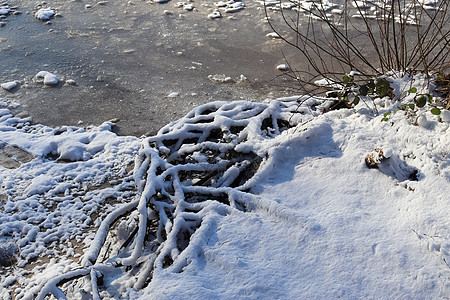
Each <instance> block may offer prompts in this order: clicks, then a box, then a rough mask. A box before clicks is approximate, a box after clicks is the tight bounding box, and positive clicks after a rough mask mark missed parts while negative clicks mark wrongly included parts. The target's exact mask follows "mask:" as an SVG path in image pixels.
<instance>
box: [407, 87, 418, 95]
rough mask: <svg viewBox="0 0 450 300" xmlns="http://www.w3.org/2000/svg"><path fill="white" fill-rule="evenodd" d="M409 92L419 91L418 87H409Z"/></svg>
mask: <svg viewBox="0 0 450 300" xmlns="http://www.w3.org/2000/svg"><path fill="white" fill-rule="evenodd" d="M408 92H409V93H410V94H415V93H417V88H416V87H412V88H410V89H409V91H408Z"/></svg>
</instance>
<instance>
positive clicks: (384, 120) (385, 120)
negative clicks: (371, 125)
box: [381, 117, 389, 122]
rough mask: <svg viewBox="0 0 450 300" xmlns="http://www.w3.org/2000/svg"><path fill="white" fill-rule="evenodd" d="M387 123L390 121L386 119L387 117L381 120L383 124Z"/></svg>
mask: <svg viewBox="0 0 450 300" xmlns="http://www.w3.org/2000/svg"><path fill="white" fill-rule="evenodd" d="M387 121H389V119H388V118H386V117H384V118H383V119H381V122H387Z"/></svg>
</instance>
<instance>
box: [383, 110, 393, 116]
mask: <svg viewBox="0 0 450 300" xmlns="http://www.w3.org/2000/svg"><path fill="white" fill-rule="evenodd" d="M390 114H391V112H390V111H388V112H385V113H384V114H383V116H384V117H387V116H389V115H390Z"/></svg>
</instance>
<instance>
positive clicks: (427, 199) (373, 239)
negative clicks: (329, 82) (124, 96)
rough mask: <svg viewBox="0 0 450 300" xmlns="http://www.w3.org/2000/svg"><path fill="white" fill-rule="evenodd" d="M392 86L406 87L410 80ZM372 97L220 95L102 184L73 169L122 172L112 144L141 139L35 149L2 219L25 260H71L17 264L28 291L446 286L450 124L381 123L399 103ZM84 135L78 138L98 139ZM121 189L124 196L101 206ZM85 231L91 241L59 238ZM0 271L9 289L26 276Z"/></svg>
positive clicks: (355, 294) (88, 293)
mask: <svg viewBox="0 0 450 300" xmlns="http://www.w3.org/2000/svg"><path fill="white" fill-rule="evenodd" d="M422 83H424V82H422ZM419 84H421V81H420V80H416V81H414V85H415V86H417V87H419ZM424 84H425V83H424ZM392 85H393V87H394V91H395V92H396V93H397V94H398V95H402V94H403V93H402V91H404V90H405V88H406V90H408V89H410V86H411V81H409V80H406V79H405V80H403V79H397V80H396V81H395V82H393V84H392ZM404 97H405V98H404V99H403V100H404V101H408V99H409V98H408V97H414V96H413V95H412V96H411V95H407V96H404ZM374 103H378V105H379V107H378V109H379V113H380V114H379V115H378V114H376V113H374V109H373V107H371V106H370V105H369V104H371V103H369V102H364V101H361V103H359V104H358V105H357V106H356V107H355V108H354V109H342V110H333V111H330V112H328V113H326V114H323V111H326V110H327V108H329V107H330V106H331V105H332V102H331V103H330V100H327V99H321V98H317V97H307V96H302V97H289V98H283V99H278V100H267V101H265V102H264V103H254V102H246V101H236V102H213V103H208V104H205V105H202V106H199V107H197V108H195V109H193V110H192V111H191V112H189V113H188V114H187V115H186V116H185V117H184V118H181V119H180V120H178V121H176V122H172V123H170V124H168V125H167V126H165V127H163V128H162V129H161V130H160V131H159V132H158V134H157V135H155V136H153V137H149V138H146V139H144V140H142V141H139V143H140V148H139V150H138V152H137V154H136V155H135V163H134V172H133V177H129V176H128V177H124V178H123V179H121V181H120V184H119V183H116V184H114V185H113V186H112V187H109V188H100V189H98V190H95V191H94V190H92V189H88V188H86V189H85V190H84V191H83V190H82V189H81V187H78V188H74V186H75V182H77V180H75V179H74V180H66V179H63V178H66V176H67V177H69V178H70V176H73V174H77V172H79V170H83V172H84V173H96V175H95V176H94V177H93V178H85V177H82V178H81V179H80V181H78V182H80V183H81V184H83V183H90V182H95V181H96V180H99V179H100V178H103V179H102V180H100V182H105V181H104V180H105V179H104V178H106V177H107V176H113V177H114V176H118V175H115V174H117V173H115V172H113V171H111V170H115V169H114V168H112V169H111V168H98V166H99V165H97V162H98V163H100V162H103V163H105V160H106V161H108V162H109V163H113V162H114V163H115V164H118V165H119V166H121V167H122V168H123V164H122V163H118V161H117V159H118V158H119V157H121V156H120V155H118V152H115V151H118V149H122V150H123V149H126V148H127V147H124V146H125V145H128V146H131V145H133V146H134V147H136V144H137V143H136V140H133V141H129V142H130V144H127V143H126V141H124V140H122V139H120V138H119V137H116V138H115V139H112V142H111V143H112V144H107V145H104V146H103V147H101V149H102V150H101V151H100V152H98V153H96V154H93V157H92V158H90V159H88V160H86V161H83V160H82V161H76V162H68V163H67V164H58V163H57V161H55V160H49V161H47V160H45V161H42V162H40V163H39V164H37V163H36V161H37V160H39V158H36V159H34V160H33V161H32V162H29V163H26V164H23V165H22V166H21V167H20V168H19V169H21V172H20V173H14V172H15V170H8V171H7V172H6V173H4V174H7V175H8V176H10V177H5V178H7V179H8V180H3V181H2V182H6V188H7V189H8V191H11V192H9V194H8V195H7V196H8V199H7V202H6V205H5V210H4V212H3V211H2V213H3V215H0V217H1V218H3V219H0V221H1V222H0V224H1V225H0V230H4V232H6V230H10V231H11V233H10V236H12V237H13V239H14V241H15V242H16V244H17V245H18V247H19V248H20V257H19V261H18V264H19V265H20V264H25V263H26V262H27V261H26V259H29V260H31V259H32V258H33V257H34V256H33V254H34V255H36V253H46V254H47V255H55V256H56V257H58V259H57V260H56V259H55V260H51V261H49V262H47V263H44V264H43V267H40V266H39V267H36V268H35V269H34V273H33V276H32V277H31V279H26V278H25V277H24V275H14V276H17V278H18V279H20V281H21V282H23V284H22V287H23V289H19V292H17V297H16V298H17V299H22V298H37V299H44V298H45V297H47V296H49V295H50V296H51V295H53V296H54V297H57V298H64V297H67V298H82V297H86V298H94V299H99V298H129V299H190V298H194V299H214V298H217V297H219V296H220V297H221V298H223V299H235V298H242V297H247V298H251V299H259V298H274V299H276V298H277V299H280V298H281V299H312V298H317V296H318V295H320V297H321V298H324V299H333V298H337V297H340V298H346V299H360V298H381V299H390V298H395V299H401V298H419V299H422V298H433V299H437V298H445V297H446V296H447V295H448V294H449V293H450V288H449V287H450V285H449V281H448V278H450V268H449V265H448V263H447V262H448V261H449V259H450V242H449V241H450V234H449V232H450V223H449V222H448V211H449V210H450V203H449V202H448V194H449V193H450V184H449V183H450V163H449V162H450V156H449V153H450V134H449V133H450V126H449V124H448V123H446V122H443V121H442V119H441V117H439V116H434V115H432V113H431V112H429V111H427V110H426V109H422V110H418V111H416V112H415V113H416V114H417V116H426V118H427V122H428V124H427V126H426V127H423V126H415V125H414V123H413V122H411V119H410V117H411V116H410V115H408V113H402V112H397V113H392V114H391V116H390V119H389V121H388V122H381V119H382V118H383V113H385V112H386V111H388V112H389V111H394V110H395V105H389V103H391V102H389V101H387V100H386V99H384V100H382V99H375V101H374ZM0 115H3V117H2V119H0V120H4V121H5V122H11V119H12V116H11V115H10V114H8V112H7V111H3V110H0ZM2 124H3V123H2ZM4 126H5V130H3V132H8V131H7V130H6V129H7V128H9V130H10V131H12V132H15V133H16V134H17V132H20V130H19V129H17V128H16V129H13V128H10V127H11V125H8V124H5V125H4ZM8 126H9V127H8ZM103 126H104V125H103ZM16 127H17V126H16ZM23 127H25V128H27V125H24V124H23ZM101 127H102V126H101ZM45 130H47V131H48V132H50V133H49V134H48V135H46V136H45V139H46V140H47V139H49V138H50V139H49V142H51V137H52V130H49V129H48V128H45ZM95 130H99V129H95ZM95 130H94V129H92V130H89V131H88V130H87V131H86V132H87V133H88V134H93V133H94V132H96V131H95ZM66 131H67V130H66ZM99 131H100V132H103V131H102V130H99ZM63 134H64V132H63V133H60V134H57V135H56V136H58V135H63ZM83 134H84V133H83V132H80V131H78V130H75V129H73V130H71V131H70V133H69V131H67V138H71V139H72V138H73V139H74V140H75V141H78V142H80V143H86V141H85V140H84V139H82V138H81V137H82V136H83ZM53 136H54V134H53ZM23 140H24V142H22V143H20V145H22V147H25V146H26V145H28V144H29V142H27V141H29V140H32V139H31V137H30V136H28V138H26V139H23ZM44 144H45V143H44ZM20 145H18V146H20ZM32 148H35V147H30V148H27V149H32ZM131 148H132V147H131ZM131 148H128V149H131ZM41 149H48V148H46V147H41ZM114 149H115V150H114ZM134 149H135V150H136V149H137V147H136V148H134ZM131 152H132V151H131ZM42 153H48V150H46V151H43V152H42ZM129 157H130V156H129V155H126V158H127V159H128V158H129ZM366 157H370V158H371V159H372V160H373V162H374V165H373V166H372V167H371V168H368V166H367V164H366V163H367V162H366V161H365V158H366ZM47 159H48V158H47ZM127 159H126V161H127ZM33 162H35V164H32V163H33ZM94 162H96V163H94ZM62 168H65V169H64V171H62V170H63V169H62ZM72 168H73V169H72ZM32 172H33V173H32ZM122 172H123V170H122ZM52 174H54V176H51V175H52ZM119 174H122V175H121V176H125V174H123V173H120V172H119ZM2 176H5V175H3V174H2ZM107 178H111V177H107ZM2 179H3V178H2ZM18 179H20V180H18ZM22 181H23V185H22V184H17V183H15V182H22ZM112 181H114V180H112ZM130 185H135V186H136V187H135V188H133V189H132V190H130V189H131V188H130ZM19 190H20V192H16V191H19ZM13 191H14V192H13ZM41 195H43V196H41ZM44 196H45V197H44ZM108 198H113V199H116V201H117V205H115V206H113V205H110V206H107V209H106V210H105V211H102V213H101V215H100V216H97V215H96V213H97V212H98V211H99V210H100V207H101V204H105V203H107V200H106V199H108ZM0 199H1V198H0ZM46 201H49V203H48V205H47V204H46ZM50 201H53V202H50ZM55 206H56V210H55V211H54V213H53V211H52V209H54V208H55ZM65 208H67V210H66V209H65ZM31 211H32V212H33V213H35V214H36V211H37V212H38V218H31V216H32V215H31V213H30V212H31ZM88 211H89V212H91V214H89V213H88ZM41 212H42V213H41ZM49 212H50V216H49ZM94 212H95V213H94ZM69 215H70V216H71V217H72V218H73V219H70V218H69V217H68V216H69ZM63 216H64V217H63ZM27 218H28V219H27ZM30 219H31V221H30ZM93 219H95V221H93ZM25 220H27V221H25ZM91 223H93V225H92V224H91ZM74 224H76V225H78V226H79V227H81V228H83V229H85V230H86V231H87V232H88V233H86V232H85V231H83V230H79V231H76V230H75V229H74V227H73V225H74ZM64 232H67V235H64V234H63V233H64ZM2 234H3V235H5V233H2ZM8 234H9V233H8ZM78 235H80V236H81V238H78ZM76 239H79V241H78V243H82V244H83V245H84V246H85V249H84V250H83V251H79V250H78V252H76V250H77V249H76V248H71V247H69V246H67V245H66V246H65V247H61V248H62V249H61V250H58V248H56V247H53V248H52V245H53V246H55V244H56V243H57V241H61V240H62V241H63V243H68V242H71V243H72V242H74V241H75V240H76ZM34 241H36V242H35V243H34ZM48 245H50V247H49V246H48ZM44 249H45V250H44ZM51 251H53V252H51ZM56 251H60V252H58V253H56ZM64 251H68V252H64ZM71 251H72V252H71ZM61 252H62V253H61ZM55 253H56V254H55ZM26 255H29V256H26ZM74 257H76V258H78V259H79V261H78V262H75V260H74V259H73V258H74ZM37 274H39V275H37ZM0 276H3V277H2V284H3V285H4V286H6V285H5V283H3V282H7V283H8V284H9V285H11V284H12V283H13V282H14V280H15V277H14V276H13V275H11V276H8V275H1V274H0ZM299 283H302V284H299ZM9 285H8V286H9ZM0 295H2V294H0Z"/></svg>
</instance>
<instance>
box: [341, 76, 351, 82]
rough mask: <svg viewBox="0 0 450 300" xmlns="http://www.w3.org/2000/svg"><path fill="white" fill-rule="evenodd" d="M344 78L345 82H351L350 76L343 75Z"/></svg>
mask: <svg viewBox="0 0 450 300" xmlns="http://www.w3.org/2000/svg"><path fill="white" fill-rule="evenodd" d="M342 80H343V81H344V83H349V82H350V77H348V76H347V75H345V76H344V77H342Z"/></svg>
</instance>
